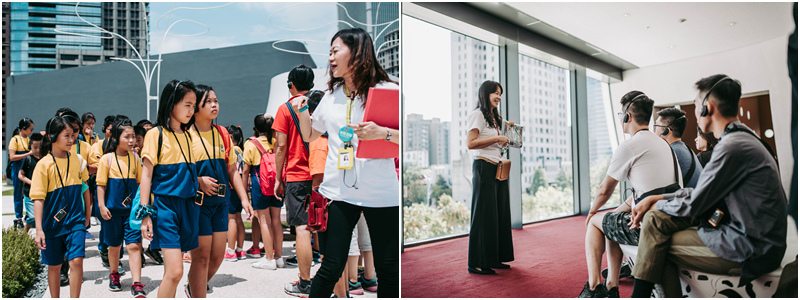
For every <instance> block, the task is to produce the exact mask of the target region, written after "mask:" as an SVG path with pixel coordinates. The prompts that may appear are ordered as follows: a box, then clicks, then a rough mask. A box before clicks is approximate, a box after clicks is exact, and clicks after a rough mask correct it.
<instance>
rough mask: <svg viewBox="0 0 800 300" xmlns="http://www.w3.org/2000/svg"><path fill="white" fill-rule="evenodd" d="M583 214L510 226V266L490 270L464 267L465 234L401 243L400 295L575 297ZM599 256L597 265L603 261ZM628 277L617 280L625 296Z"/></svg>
mask: <svg viewBox="0 0 800 300" xmlns="http://www.w3.org/2000/svg"><path fill="white" fill-rule="evenodd" d="M585 220H586V217H585V216H576V217H569V218H565V219H559V220H552V221H547V222H542V223H537V224H532V225H527V226H524V227H523V229H518V230H514V231H513V235H514V257H515V260H514V261H513V262H511V263H510V265H511V269H509V270H497V274H496V275H475V274H470V273H468V272H467V246H468V240H469V238H468V237H463V238H458V239H453V240H448V241H443V242H437V243H432V244H427V245H422V246H417V247H413V248H406V249H405V252H404V253H403V254H402V255H401V256H402V269H403V271H402V275H401V276H402V285H401V286H402V294H401V295H402V297H403V298H477V297H480V298H486V297H500V298H503V297H505V298H534V297H537V298H538V297H546V298H575V297H577V296H578V294H579V293H580V292H581V289H582V288H583V285H584V283H586V280H587V279H588V275H587V273H586V255H585V254H584V250H583V249H584V243H583V240H584V236H585V234H586V229H585V227H584V224H585V223H584V222H585ZM605 265H606V263H605V258H604V259H603V267H605ZM632 290H633V280H632V279H627V278H626V279H622V280H620V296H622V297H630V295H631V291H632Z"/></svg>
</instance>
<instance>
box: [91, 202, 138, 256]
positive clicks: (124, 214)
mask: <svg viewBox="0 0 800 300" xmlns="http://www.w3.org/2000/svg"><path fill="white" fill-rule="evenodd" d="M130 215H131V214H130V212H128V211H124V210H119V211H113V210H112V211H111V220H106V219H103V218H100V224H101V225H102V226H103V230H101V231H100V234H101V235H102V236H103V241H104V242H105V243H106V244H107V245H108V246H109V247H117V246H120V245H122V241H123V240H124V241H125V245H130V244H134V243H141V242H142V232H141V231H139V230H135V229H133V228H131V223H130V222H129V221H130Z"/></svg>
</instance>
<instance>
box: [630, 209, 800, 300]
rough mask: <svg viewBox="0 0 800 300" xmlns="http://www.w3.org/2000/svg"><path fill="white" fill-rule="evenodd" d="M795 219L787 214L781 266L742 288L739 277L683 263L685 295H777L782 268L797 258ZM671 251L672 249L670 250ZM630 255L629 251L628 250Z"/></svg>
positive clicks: (742, 296) (682, 288)
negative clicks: (784, 252) (697, 268)
mask: <svg viewBox="0 0 800 300" xmlns="http://www.w3.org/2000/svg"><path fill="white" fill-rule="evenodd" d="M792 223H794V220H793V219H792V217H788V223H787V225H788V227H787V230H786V254H785V255H784V256H783V260H782V261H781V267H780V268H778V269H777V270H775V271H772V272H771V273H769V274H764V275H762V276H761V277H759V278H757V279H755V280H753V281H752V282H750V283H748V284H747V285H745V286H743V287H737V285H739V277H738V276H728V275H716V274H709V273H704V272H700V271H695V270H692V269H689V268H686V267H683V266H678V271H680V279H681V292H682V293H683V297H690V298H711V297H728V298H734V297H735V298H740V297H741V298H769V297H772V295H774V294H775V291H776V290H777V288H778V281H779V280H780V278H781V274H782V273H783V267H784V266H786V265H787V264H789V263H791V262H792V261H794V260H795V257H796V256H797V228H796V227H792ZM670 252H672V249H670ZM626 255H627V253H626Z"/></svg>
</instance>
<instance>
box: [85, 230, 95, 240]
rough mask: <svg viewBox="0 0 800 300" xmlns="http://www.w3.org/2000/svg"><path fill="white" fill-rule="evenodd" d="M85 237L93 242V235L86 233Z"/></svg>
mask: <svg viewBox="0 0 800 300" xmlns="http://www.w3.org/2000/svg"><path fill="white" fill-rule="evenodd" d="M85 237H86V239H87V240H89V241H91V240H94V235H92V233H91V232H88V231H86V234H85Z"/></svg>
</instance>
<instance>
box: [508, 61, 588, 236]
mask: <svg viewBox="0 0 800 300" xmlns="http://www.w3.org/2000/svg"><path fill="white" fill-rule="evenodd" d="M519 76H520V77H519V87H520V91H519V95H520V99H519V100H520V101H519V104H520V107H519V109H520V118H521V119H520V120H519V124H520V125H523V126H524V127H523V133H522V136H523V137H524V139H525V140H524V141H523V146H522V166H521V170H522V221H523V222H526V223H527V222H533V221H538V220H542V219H549V218H554V217H561V216H567V215H572V214H573V213H574V211H573V210H574V208H573V207H574V206H573V204H572V203H573V196H572V129H571V128H572V106H571V105H570V93H569V91H570V89H569V70H567V69H564V68H561V67H558V66H556V65H553V64H549V63H545V62H543V61H541V60H538V59H535V58H532V57H529V56H526V55H519Z"/></svg>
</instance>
